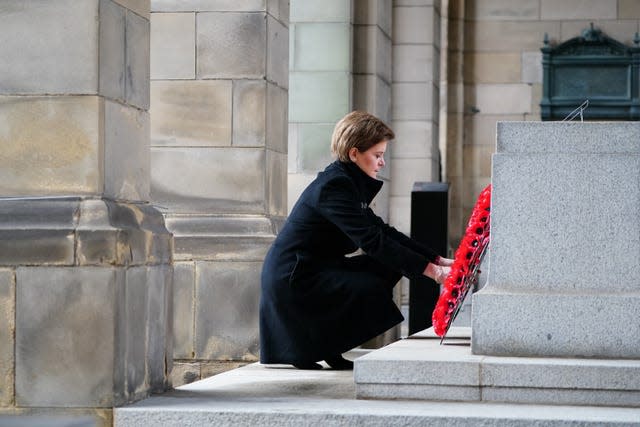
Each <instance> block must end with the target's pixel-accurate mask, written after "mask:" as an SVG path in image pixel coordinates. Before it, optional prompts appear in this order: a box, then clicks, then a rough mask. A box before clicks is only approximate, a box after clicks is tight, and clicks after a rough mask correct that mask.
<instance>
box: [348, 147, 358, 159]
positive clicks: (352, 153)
mask: <svg viewBox="0 0 640 427" xmlns="http://www.w3.org/2000/svg"><path fill="white" fill-rule="evenodd" d="M357 153H358V149H357V148H356V147H351V149H350V150H349V160H351V161H352V162H355V161H356V154H357Z"/></svg>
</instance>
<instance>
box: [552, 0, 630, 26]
mask: <svg viewBox="0 0 640 427" xmlns="http://www.w3.org/2000/svg"><path fill="white" fill-rule="evenodd" d="M617 7H618V4H617V0H565V1H563V2H557V1H553V0H540V18H541V19H542V20H545V21H546V20H575V19H616V18H617V17H618V15H617Z"/></svg>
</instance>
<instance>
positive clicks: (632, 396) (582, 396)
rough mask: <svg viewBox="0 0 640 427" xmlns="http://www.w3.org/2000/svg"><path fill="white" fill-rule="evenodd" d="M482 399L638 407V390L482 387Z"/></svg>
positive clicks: (639, 397)
mask: <svg viewBox="0 0 640 427" xmlns="http://www.w3.org/2000/svg"><path fill="white" fill-rule="evenodd" d="M482 400H485V401H487V402H517V403H523V404H535V405H555V404H557V403H558V402H562V404H564V405H580V406H592V407H593V406H612V407H625V406H626V407H638V402H639V401H640V391H637V390H634V391H631V390H597V389H596V390H584V389H581V390H574V389H564V388H563V389H557V388H553V389H544V388H529V387H483V388H482Z"/></svg>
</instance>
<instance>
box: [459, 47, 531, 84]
mask: <svg viewBox="0 0 640 427" xmlns="http://www.w3.org/2000/svg"><path fill="white" fill-rule="evenodd" d="M464 64H465V65H464V82H465V83H468V84H477V83H494V84H500V83H521V78H522V75H523V71H522V68H523V66H524V64H523V56H522V54H520V53H514V52H497V53H496V52H479V53H476V52H469V53H466V54H465V55H464ZM537 65H539V67H540V70H542V57H539V58H538V64H537ZM524 82H525V83H529V82H528V81H524Z"/></svg>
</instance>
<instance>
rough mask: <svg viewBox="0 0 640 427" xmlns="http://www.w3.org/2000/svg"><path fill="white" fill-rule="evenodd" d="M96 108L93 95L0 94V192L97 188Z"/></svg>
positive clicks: (97, 102) (40, 192) (97, 103)
mask: <svg viewBox="0 0 640 427" xmlns="http://www.w3.org/2000/svg"><path fill="white" fill-rule="evenodd" d="M87 3H88V2H87ZM83 4H85V3H83ZM45 9H47V8H45ZM0 67H1V65H0ZM102 111H103V103H102V101H101V99H100V98H98V97H95V96H81V97H80V96H78V97H76V96H65V97H9V96H7V97H4V96H0V118H1V119H2V122H3V126H2V131H0V145H1V146H2V147H3V150H2V154H1V155H0V194H2V195H4V196H12V195H18V196H28V195H38V196H43V195H60V194H62V195H68V194H76V195H86V194H97V193H100V192H101V191H102V186H103V168H102V152H103V148H102V143H103V141H102V132H103V127H104V123H103V122H102V120H101V116H102Z"/></svg>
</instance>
